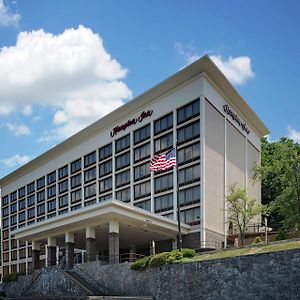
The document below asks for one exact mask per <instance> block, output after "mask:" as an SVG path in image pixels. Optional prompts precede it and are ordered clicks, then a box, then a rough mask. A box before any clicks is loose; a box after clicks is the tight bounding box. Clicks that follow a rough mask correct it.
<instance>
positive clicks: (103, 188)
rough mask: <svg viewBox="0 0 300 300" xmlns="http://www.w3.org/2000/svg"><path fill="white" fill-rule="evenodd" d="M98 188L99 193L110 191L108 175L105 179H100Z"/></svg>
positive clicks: (110, 185)
mask: <svg viewBox="0 0 300 300" xmlns="http://www.w3.org/2000/svg"><path fill="white" fill-rule="evenodd" d="M99 189H100V193H104V192H107V191H110V190H111V189H112V177H108V178H106V179H103V180H100V181H99Z"/></svg>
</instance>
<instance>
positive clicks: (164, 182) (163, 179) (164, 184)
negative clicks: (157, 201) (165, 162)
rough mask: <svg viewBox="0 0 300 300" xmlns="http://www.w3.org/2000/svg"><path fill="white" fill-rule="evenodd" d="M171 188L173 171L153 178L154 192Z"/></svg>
mask: <svg viewBox="0 0 300 300" xmlns="http://www.w3.org/2000/svg"><path fill="white" fill-rule="evenodd" d="M171 188H173V173H171V174H168V175H163V176H160V177H157V178H155V179H154V189H155V193H160V192H162V191H166V190H169V189H171Z"/></svg>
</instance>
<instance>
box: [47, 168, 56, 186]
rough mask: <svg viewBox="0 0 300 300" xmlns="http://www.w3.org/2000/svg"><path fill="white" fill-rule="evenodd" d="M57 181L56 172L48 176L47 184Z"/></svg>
mask: <svg viewBox="0 0 300 300" xmlns="http://www.w3.org/2000/svg"><path fill="white" fill-rule="evenodd" d="M55 181H56V171H54V172H52V173H50V174H48V175H47V184H51V183H54V182H55Z"/></svg>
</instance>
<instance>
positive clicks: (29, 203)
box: [27, 191, 45, 206]
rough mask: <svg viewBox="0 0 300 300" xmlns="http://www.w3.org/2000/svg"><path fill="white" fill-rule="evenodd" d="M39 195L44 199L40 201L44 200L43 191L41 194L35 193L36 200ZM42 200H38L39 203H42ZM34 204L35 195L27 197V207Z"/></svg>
mask: <svg viewBox="0 0 300 300" xmlns="http://www.w3.org/2000/svg"><path fill="white" fill-rule="evenodd" d="M41 193H43V194H44V199H42V200H45V191H42V192H40V193H37V196H38V199H40V198H39V195H40V194H41ZM42 200H40V201H42ZM34 203H35V195H31V196H28V197H27V206H31V205H34Z"/></svg>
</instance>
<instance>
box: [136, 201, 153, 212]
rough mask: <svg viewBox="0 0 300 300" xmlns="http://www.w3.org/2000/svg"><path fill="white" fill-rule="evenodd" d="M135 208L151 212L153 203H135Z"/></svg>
mask: <svg viewBox="0 0 300 300" xmlns="http://www.w3.org/2000/svg"><path fill="white" fill-rule="evenodd" d="M134 206H136V207H139V208H142V209H145V210H148V211H151V201H150V200H146V201H142V202H138V203H134Z"/></svg>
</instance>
